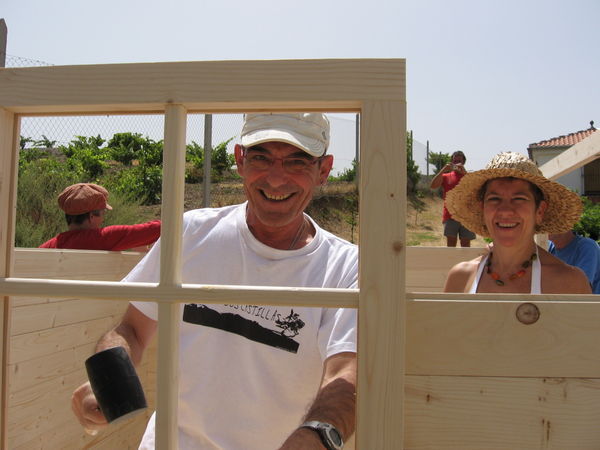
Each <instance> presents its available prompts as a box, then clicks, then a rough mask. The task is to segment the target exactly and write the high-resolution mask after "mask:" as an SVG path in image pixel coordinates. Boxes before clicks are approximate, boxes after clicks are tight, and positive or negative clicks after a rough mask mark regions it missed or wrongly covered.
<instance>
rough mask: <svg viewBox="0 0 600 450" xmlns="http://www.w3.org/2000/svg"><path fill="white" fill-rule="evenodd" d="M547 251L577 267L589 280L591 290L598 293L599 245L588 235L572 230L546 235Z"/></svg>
mask: <svg viewBox="0 0 600 450" xmlns="http://www.w3.org/2000/svg"><path fill="white" fill-rule="evenodd" d="M548 239H549V240H550V245H549V247H548V251H549V252H550V253H551V254H552V255H554V256H556V257H557V258H559V259H560V260H562V261H564V262H566V263H567V264H569V265H571V266H575V267H579V268H580V269H581V270H583V271H584V273H585V275H586V276H587V277H588V280H590V284H591V285H592V292H593V293H594V294H600V246H599V245H598V243H597V242H596V241H594V240H593V239H590V238H588V237H584V236H579V235H577V234H575V233H574V232H573V231H571V230H569V231H565V232H563V233H554V234H550V235H548Z"/></svg>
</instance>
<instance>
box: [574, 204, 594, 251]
mask: <svg viewBox="0 0 600 450" xmlns="http://www.w3.org/2000/svg"><path fill="white" fill-rule="evenodd" d="M581 198H582V200H583V214H582V215H581V218H580V219H579V222H577V223H576V224H575V226H574V227H573V229H574V231H575V232H576V233H577V234H580V235H582V236H587V237H589V238H592V239H594V240H595V241H598V240H600V203H593V202H592V201H591V200H590V199H588V198H587V197H581Z"/></svg>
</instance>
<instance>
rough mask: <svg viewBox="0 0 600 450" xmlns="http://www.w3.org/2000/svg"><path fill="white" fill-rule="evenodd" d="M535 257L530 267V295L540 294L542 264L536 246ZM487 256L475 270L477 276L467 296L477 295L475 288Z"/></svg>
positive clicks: (487, 256)
mask: <svg viewBox="0 0 600 450" xmlns="http://www.w3.org/2000/svg"><path fill="white" fill-rule="evenodd" d="M535 255H536V258H535V259H534V260H533V264H532V265H531V293H532V294H541V293H542V264H541V263H540V255H539V254H538V248H537V245H536V246H535ZM488 258H489V255H486V256H485V258H483V260H482V261H481V262H480V263H479V267H478V268H477V275H475V280H474V281H473V284H472V285H471V290H470V291H469V294H475V293H477V287H478V286H479V280H480V279H481V275H482V274H483V269H484V268H485V264H486V263H487V260H488Z"/></svg>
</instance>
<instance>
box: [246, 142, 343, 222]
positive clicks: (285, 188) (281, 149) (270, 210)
mask: <svg viewBox="0 0 600 450" xmlns="http://www.w3.org/2000/svg"><path fill="white" fill-rule="evenodd" d="M250 155H255V156H258V157H260V158H266V159H269V160H271V161H272V165H269V166H268V167H266V168H264V169H258V168H256V167H253V165H252V164H251V163H250V161H249V159H248V157H249V156H250ZM235 158H236V162H237V167H238V173H239V174H240V176H241V177H242V178H243V179H244V191H245V192H246V197H247V198H248V221H249V223H250V222H253V225H254V226H255V227H256V226H262V227H266V228H268V229H270V230H274V229H282V228H283V229H285V228H288V227H289V228H292V229H296V226H295V224H296V223H298V221H301V220H302V213H303V211H304V209H305V208H306V207H307V206H308V204H309V202H310V200H311V199H312V196H313V192H314V189H315V188H316V187H317V186H319V185H321V184H323V183H324V182H325V181H326V180H327V176H328V175H329V172H330V170H331V167H332V165H333V157H332V156H331V155H325V156H324V157H322V158H321V160H320V161H315V158H314V157H312V156H310V155H309V154H307V153H306V152H304V151H303V150H300V149H299V148H297V147H294V146H293V145H290V144H287V143H283V142H265V143H262V144H260V145H256V146H253V147H250V148H249V149H246V154H245V153H244V149H243V147H241V146H240V145H236V147H235ZM287 158H292V159H296V158H297V159H303V160H306V161H307V163H308V164H307V166H306V169H305V170H301V171H294V170H289V169H286V168H284V164H283V161H282V159H287Z"/></svg>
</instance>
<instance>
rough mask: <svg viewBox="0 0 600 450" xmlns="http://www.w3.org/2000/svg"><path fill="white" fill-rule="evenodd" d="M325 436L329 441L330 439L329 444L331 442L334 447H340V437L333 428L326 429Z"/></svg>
mask: <svg viewBox="0 0 600 450" xmlns="http://www.w3.org/2000/svg"><path fill="white" fill-rule="evenodd" d="M327 434H328V436H329V439H331V442H333V443H334V444H335V445H336V446H340V445H342V437H341V436H340V434H339V433H338V432H337V430H336V429H335V428H330V429H328V430H327Z"/></svg>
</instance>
